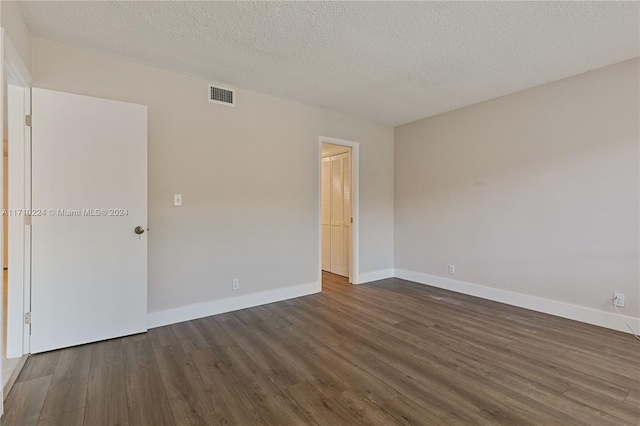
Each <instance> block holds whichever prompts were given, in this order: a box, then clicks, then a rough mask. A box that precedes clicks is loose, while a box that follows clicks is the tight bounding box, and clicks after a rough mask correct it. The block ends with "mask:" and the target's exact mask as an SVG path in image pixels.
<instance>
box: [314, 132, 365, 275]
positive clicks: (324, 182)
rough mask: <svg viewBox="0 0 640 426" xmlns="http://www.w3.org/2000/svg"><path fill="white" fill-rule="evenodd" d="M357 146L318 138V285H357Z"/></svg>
mask: <svg viewBox="0 0 640 426" xmlns="http://www.w3.org/2000/svg"><path fill="white" fill-rule="evenodd" d="M358 151H359V145H358V143H357V142H350V141H345V140H341V139H335V138H327V137H321V138H320V269H321V276H320V282H321V283H322V280H323V279H325V280H327V279H332V278H333V281H335V282H337V283H347V282H348V283H351V284H357V283H358V277H357V272H358V250H357V247H358V238H357V235H358V232H357V225H358V179H357V177H358V157H359V152H358Z"/></svg>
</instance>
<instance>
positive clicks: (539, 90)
mask: <svg viewBox="0 0 640 426" xmlns="http://www.w3.org/2000/svg"><path fill="white" fill-rule="evenodd" d="M639 75H640V61H639V60H638V59H633V60H630V61H626V62H622V63H619V64H615V65H612V66H609V67H606V68H602V69H598V70H594V71H591V72H589V73H586V74H582V75H578V76H575V77H571V78H567V79H564V80H560V81H557V82H553V83H550V84H545V85H543V86H539V87H536V88H533V89H529V90H525V91H522V92H518V93H515V94H512V95H508V96H504V97H501V98H498V99H494V100H491V101H487V102H483V103H480V104H477V105H473V106H469V107H466V108H462V109H459V110H456V111H452V112H448V113H445V114H441V115H438V116H434V117H431V118H427V119H423V120H420V121H416V122H413V123H410V124H406V125H403V126H399V127H397V128H396V129H395V267H396V271H397V274H398V275H401V276H406V277H413V278H415V279H422V280H426V281H433V282H434V283H436V284H438V283H439V284H443V285H444V286H445V287H446V286H450V287H451V288H458V289H462V291H466V290H469V289H471V290H470V292H472V293H473V292H474V291H476V292H477V291H478V290H479V289H478V288H475V287H473V286H466V285H465V284H463V283H455V282H448V281H446V280H442V279H440V278H439V277H448V278H453V279H455V280H458V281H462V282H464V283H472V284H479V285H482V286H487V287H489V289H484V290H483V291H479V293H478V294H498V295H500V297H502V298H505V300H511V299H512V300H515V299H520V300H524V299H522V298H520V297H519V296H518V295H508V294H507V293H504V292H502V293H501V292H499V291H498V292H494V291H493V290H494V289H495V290H505V291H509V292H515V293H521V294H524V295H530V296H536V297H539V298H543V299H550V300H551V301H554V302H561V303H564V304H567V306H564V305H561V304H555V305H554V304H549V303H546V302H544V301H540V300H538V301H534V299H527V300H528V301H529V302H532V301H534V302H532V303H533V305H531V306H534V305H535V304H536V303H539V304H540V306H551V305H554V306H555V308H553V309H550V310H551V311H553V310H554V309H556V310H559V311H563V312H564V311H571V310H574V311H576V312H578V311H580V310H579V309H578V310H576V309H574V308H573V307H571V306H568V305H577V306H578V307H583V308H589V309H592V310H594V311H585V310H582V311H580V312H582V314H585V313H587V314H585V315H586V316H585V318H586V319H587V320H588V318H587V317H590V318H592V317H594V316H598V315H599V314H598V312H602V311H605V312H611V311H612V310H613V308H612V306H611V299H612V293H613V292H614V291H617V292H622V293H625V294H626V308H625V309H624V314H625V315H627V316H631V317H635V318H638V316H639V314H640V312H639V306H640V297H639V287H640V284H639V282H640V278H639V270H640V264H639V258H640V252H639V226H638V221H639V217H640V211H639V194H640V186H639V181H638V177H639V165H638V158H639V156H638V155H639V150H638V144H639V140H640V137H639V132H640V130H639V129H640V106H639V97H638V95H639V93H640V92H639V89H640V88H639V82H638V79H639V77H638V76H639ZM449 264H455V266H456V268H457V271H456V272H457V273H456V275H455V276H452V275H448V271H447V266H448V265H449ZM465 289H466V290H465ZM483 292H484V293H483ZM500 297H498V298H500ZM588 312H591V313H588ZM582 314H580V315H582ZM580 315H574V316H580ZM569 316H571V315H569ZM614 320H615V321H616V323H615V324H614V325H613V326H614V327H615V328H621V329H624V328H625V326H624V324H623V323H622V322H621V320H620V319H614ZM596 322H597V321H596ZM608 325H611V324H608Z"/></svg>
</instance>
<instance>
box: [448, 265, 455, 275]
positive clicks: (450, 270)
mask: <svg viewBox="0 0 640 426" xmlns="http://www.w3.org/2000/svg"><path fill="white" fill-rule="evenodd" d="M449 273H450V274H451V275H455V274H456V265H449Z"/></svg>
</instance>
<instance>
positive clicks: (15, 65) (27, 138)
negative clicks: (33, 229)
mask: <svg viewBox="0 0 640 426" xmlns="http://www.w3.org/2000/svg"><path fill="white" fill-rule="evenodd" d="M1 44H2V49H1V51H2V55H3V68H4V73H3V79H2V93H3V96H2V98H3V108H2V111H3V122H2V129H3V130H2V136H3V162H2V164H1V166H0V169H1V172H0V176H2V187H1V188H2V204H3V207H2V210H3V224H2V228H0V229H1V231H0V234H1V235H2V237H1V238H0V239H2V250H1V251H2V256H0V258H1V259H2V263H3V265H2V266H3V273H2V275H1V276H0V281H1V287H2V293H1V298H2V341H1V346H2V350H1V355H2V361H1V362H0V364H1V365H2V390H3V393H4V396H6V395H7V394H8V390H9V389H10V388H11V386H12V384H13V383H14V381H15V380H16V378H17V376H18V374H19V373H20V370H21V369H22V366H23V365H24V363H25V361H26V358H27V356H26V354H28V353H29V328H30V325H29V324H27V323H28V318H27V317H26V316H25V314H26V313H27V312H29V306H30V296H31V287H30V285H29V283H30V278H29V271H30V257H29V255H30V252H31V248H30V226H28V224H29V219H30V217H27V216H25V215H26V214H27V213H28V209H30V207H31V204H30V200H31V197H30V188H31V184H30V176H31V171H30V160H29V158H30V147H31V128H30V127H29V126H28V122H27V116H28V115H29V114H31V88H30V86H31V83H30V82H31V76H30V74H29V71H28V70H27V68H26V67H25V65H24V63H23V62H22V59H21V58H20V56H19V55H18V53H17V52H16V50H15V48H14V47H13V45H12V44H11V40H9V38H8V37H7V36H6V34H5V33H4V31H2V43H1Z"/></svg>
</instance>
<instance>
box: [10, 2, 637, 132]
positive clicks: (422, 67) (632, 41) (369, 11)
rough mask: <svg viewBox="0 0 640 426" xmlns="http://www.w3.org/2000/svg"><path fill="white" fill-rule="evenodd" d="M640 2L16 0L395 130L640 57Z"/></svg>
mask: <svg viewBox="0 0 640 426" xmlns="http://www.w3.org/2000/svg"><path fill="white" fill-rule="evenodd" d="M639 5H640V3H638V2H411V3H405V2H155V1H150V2H90V1H84V2H48V1H45V2H30V1H29V2H22V3H21V7H22V11H23V14H24V17H25V20H26V22H27V25H28V26H29V28H30V29H31V31H32V32H33V34H34V35H36V36H38V37H42V38H46V39H51V40H55V41H59V42H62V43H67V44H71V45H75V46H81V47H86V48H90V49H93V50H97V51H101V52H107V53H111V54H114V55H117V56H120V57H123V58H129V59H131V60H134V61H138V62H143V63H147V64H151V65H155V66H158V67H161V68H165V69H170V70H175V71H178V72H182V73H185V74H189V75H193V76H198V77H202V78H205V79H210V80H212V81H217V82H219V83H224V84H227V85H231V86H237V87H241V88H245V89H251V90H254V91H258V92H262V93H267V94H271V95H275V96H279V97H282V98H286V99H292V100H296V101H300V102H304V103H306V104H310V105H315V106H319V107H324V108H329V109H332V110H336V111H341V112H345V113H348V114H352V115H355V116H360V117H364V118H368V119H371V120H374V121H378V122H381V123H387V124H392V125H398V124H402V123H407V122H410V121H413V120H417V119H420V118H423V117H426V116H430V115H434V114H437V113H440V112H444V111H449V110H452V109H455V108H459V107H462V106H466V105H470V104H473V103H476V102H480V101H483V100H486V99H491V98H495V97H497V96H501V95H505V94H508V93H512V92H515V91H518V90H522V89H525V88H528V87H533V86H536V85H539V84H542V83H546V82H549V81H554V80H558V79H561V78H564V77H568V76H571V75H575V74H579V73H582V72H585V71H588V70H591V69H594V68H599V67H602V66H605V65H609V64H612V63H616V62H620V61H623V60H626V59H630V58H633V57H636V56H639V55H640V47H639V45H640V41H639V38H640V37H639V32H640V28H639V26H640V24H639V21H640V18H639V14H640V11H639ZM241 102H242V100H241V99H239V100H238V103H239V104H240V103H241Z"/></svg>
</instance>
